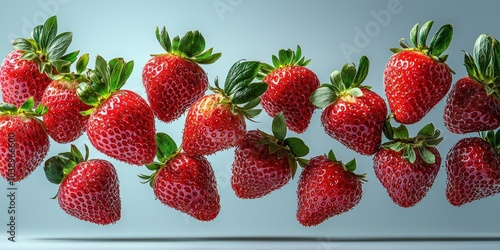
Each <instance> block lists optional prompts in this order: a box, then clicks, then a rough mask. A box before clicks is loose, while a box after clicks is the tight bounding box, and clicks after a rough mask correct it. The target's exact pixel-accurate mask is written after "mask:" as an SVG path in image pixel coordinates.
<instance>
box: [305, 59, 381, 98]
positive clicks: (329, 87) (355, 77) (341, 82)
mask: <svg viewBox="0 0 500 250" xmlns="http://www.w3.org/2000/svg"><path fill="white" fill-rule="evenodd" d="M369 67H370V61H369V60H368V57H366V56H362V57H361V58H360V59H359V63H358V69H357V70H356V66H355V65H354V64H352V65H349V64H345V65H344V66H343V67H342V70H341V71H338V70H334V71H332V73H331V74H330V82H331V83H324V84H322V85H321V86H320V87H319V88H318V89H317V90H315V91H314V92H313V93H312V95H311V97H310V101H311V103H312V104H314V106H316V107H318V108H326V107H328V106H329V105H330V104H332V103H335V102H336V101H337V100H338V99H339V98H342V99H344V100H352V97H362V96H363V92H362V91H361V88H365V89H370V88H371V87H370V86H362V85H361V84H362V83H363V81H364V80H365V79H366V77H367V76H368V69H369Z"/></svg>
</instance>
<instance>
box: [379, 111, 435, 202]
mask: <svg viewBox="0 0 500 250" xmlns="http://www.w3.org/2000/svg"><path fill="white" fill-rule="evenodd" d="M384 132H385V134H386V136H387V138H388V139H389V140H390V141H388V142H386V143H383V144H382V148H381V149H380V150H379V151H378V152H377V153H376V154H375V156H374V158H373V162H374V169H375V175H376V176H377V178H378V179H379V181H380V183H381V184H382V186H383V187H384V188H385V189H386V190H387V193H388V194H389V197H391V199H392V200H393V201H394V203H396V204H397V205H399V206H401V207H404V208H408V207H412V206H415V205H416V204H417V203H419V202H420V201H421V200H422V199H423V198H424V197H425V195H426V194H427V192H428V191H429V189H430V188H431V187H432V185H433V184H434V180H435V179H436V176H437V174H438V172H439V167H440V165H441V155H440V154H439V151H438V150H437V148H436V146H437V145H438V144H439V143H440V142H441V141H442V140H443V138H442V137H439V136H440V131H439V130H437V129H435V128H434V125H433V124H432V123H430V124H428V125H426V126H424V127H423V128H422V129H421V130H420V131H419V132H418V135H417V136H415V137H412V138H409V133H408V129H407V128H406V126H404V125H401V126H399V127H397V128H393V127H391V125H390V123H389V121H388V122H387V124H386V126H385V127H384Z"/></svg>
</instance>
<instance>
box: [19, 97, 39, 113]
mask: <svg viewBox="0 0 500 250" xmlns="http://www.w3.org/2000/svg"><path fill="white" fill-rule="evenodd" d="M34 107H35V100H34V99H33V97H32V96H30V97H29V98H28V99H26V101H25V102H24V103H23V104H22V105H21V107H19V109H20V110H28V111H30V110H32V109H33V108H34Z"/></svg>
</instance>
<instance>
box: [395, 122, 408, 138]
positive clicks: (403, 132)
mask: <svg viewBox="0 0 500 250" xmlns="http://www.w3.org/2000/svg"><path fill="white" fill-rule="evenodd" d="M393 131H394V137H395V138H399V139H407V138H409V137H410V133H409V132H408V128H407V127H406V126H405V125H400V126H399V127H395V128H393Z"/></svg>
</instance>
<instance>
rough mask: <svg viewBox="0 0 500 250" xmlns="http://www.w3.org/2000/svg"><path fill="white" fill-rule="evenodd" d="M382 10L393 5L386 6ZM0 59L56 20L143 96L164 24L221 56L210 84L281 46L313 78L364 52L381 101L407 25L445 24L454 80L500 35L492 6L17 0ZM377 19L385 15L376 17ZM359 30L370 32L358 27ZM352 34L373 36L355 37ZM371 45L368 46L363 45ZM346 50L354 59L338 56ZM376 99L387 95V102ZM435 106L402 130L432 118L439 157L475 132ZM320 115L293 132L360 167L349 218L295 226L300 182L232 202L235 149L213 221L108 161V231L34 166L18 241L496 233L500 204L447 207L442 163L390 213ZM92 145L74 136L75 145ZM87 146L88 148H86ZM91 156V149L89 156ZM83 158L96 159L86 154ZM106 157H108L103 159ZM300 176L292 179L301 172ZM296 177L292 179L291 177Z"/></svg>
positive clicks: (223, 155) (219, 159)
mask: <svg viewBox="0 0 500 250" xmlns="http://www.w3.org/2000/svg"><path fill="white" fill-rule="evenodd" d="M388 5H390V6H388ZM0 6H1V7H0V55H2V57H3V56H4V55H6V54H7V53H8V52H9V51H11V49H12V47H11V44H10V40H11V38H13V37H18V36H22V37H25V36H28V35H29V33H27V32H26V31H27V30H31V28H32V27H33V25H34V24H35V25H36V24H39V23H41V22H43V21H44V20H45V18H47V17H49V16H51V15H54V14H56V15H57V16H58V21H59V31H60V32H62V31H72V32H73V33H74V36H73V43H72V46H71V47H70V50H71V51H73V50H78V49H79V50H80V51H81V52H88V53H90V54H91V56H92V57H93V58H94V57H95V55H96V54H100V55H102V56H103V57H104V58H106V59H110V58H112V57H124V58H125V59H126V60H134V61H135V65H136V66H135V69H134V72H133V74H132V76H131V77H130V79H129V81H128V83H127V84H126V85H125V86H124V88H125V89H130V90H134V91H136V92H138V93H139V94H141V95H142V96H144V97H145V93H144V89H143V87H142V83H141V71H142V67H143V65H144V64H145V63H146V62H147V60H148V59H149V58H150V56H149V54H153V53H161V52H162V48H161V47H160V45H159V44H158V42H157V41H156V38H155V36H154V30H155V27H156V26H160V27H161V26H166V27H167V29H168V31H169V33H170V34H171V36H173V35H181V36H182V35H183V34H184V33H185V32H186V31H188V30H195V29H198V30H200V31H201V32H202V34H204V36H205V38H206V41H207V46H208V47H214V51H220V52H223V56H222V58H221V59H219V60H218V61H217V62H216V63H214V64H213V65H206V66H203V68H204V69H205V70H206V71H207V73H208V76H209V79H210V81H211V82H212V83H213V79H214V78H215V76H219V78H221V80H224V79H225V75H226V73H227V70H228V69H229V67H230V66H231V65H232V64H233V63H234V62H235V61H237V60H239V59H248V60H261V61H264V62H270V61H271V55H272V54H275V53H277V51H278V50H279V49H280V48H293V49H295V47H296V45H297V44H299V45H300V46H301V47H302V49H303V54H304V55H305V56H306V58H311V59H312V62H311V63H310V64H309V68H310V69H311V70H313V71H315V72H316V73H317V75H318V77H319V78H320V80H321V82H328V81H329V74H330V72H331V71H332V70H334V69H340V68H341V67H342V65H343V64H345V63H353V62H354V63H357V61H358V59H359V57H360V56H361V55H367V56H368V57H369V58H370V61H371V67H370V73H369V75H368V78H367V79H366V81H365V84H368V85H372V86H373V89H374V91H376V92H377V93H379V94H380V95H382V96H384V93H383V89H382V72H383V70H384V67H385V63H386V62H387V61H388V59H389V57H390V56H391V52H390V51H389V48H391V47H397V46H398V41H399V38H401V37H405V38H407V39H408V34H409V30H410V29H411V28H412V27H413V25H414V24H415V23H417V22H418V23H420V24H423V23H424V22H426V21H427V20H430V19H433V20H435V24H434V25H435V26H434V28H433V30H432V31H431V34H434V32H435V31H436V30H437V29H438V27H440V26H441V25H444V24H445V23H452V24H453V25H454V28H455V29H454V32H455V33H454V39H453V41H452V44H451V46H450V48H449V49H448V50H447V51H446V53H448V54H450V56H449V59H448V64H449V66H450V67H451V68H452V69H453V70H454V71H455V72H456V74H455V75H454V76H453V80H454V81H456V80H457V79H459V78H460V77H462V76H464V75H465V74H466V72H465V68H464V66H463V52H462V50H466V51H469V52H471V51H472V46H473V44H474V41H475V40H476V38H477V36H478V35H479V34H481V33H490V34H491V35H493V36H494V37H497V38H500V33H499V30H498V23H499V18H498V15H497V11H498V9H499V8H500V3H499V2H498V1H493V0H491V1H485V0H482V1H465V0H462V1H451V0H446V1H445V0H441V1H411V0H399V1H397V0H378V1H369V0H365V1H361V0H357V1H347V0H343V1H319V0H314V1H286V0H279V1H264V0H252V1H250V0H207V1H201V0H197V1H196V0H189V1H159V0H157V1H97V0H91V1H77V0H39V1H28V0H17V1H2V2H1V3H0ZM389 10H391V11H392V13H391V14H390V19H385V21H387V22H385V21H384V22H383V23H380V21H377V18H375V16H374V14H373V13H379V14H380V13H382V12H383V13H390V12H388V11H389ZM381 11H382V12H381ZM366 28H368V31H366ZM358 30H362V31H364V32H363V33H365V34H367V32H368V34H369V35H370V36H367V37H365V39H364V40H363V39H362V38H360V34H359V32H358ZM366 38H368V39H366ZM349 46H350V48H351V49H354V50H353V51H352V52H351V53H346V52H343V49H342V48H346V47H349ZM384 99H385V97H384ZM443 107H444V101H442V102H441V103H440V104H438V105H437V106H436V108H435V109H434V110H432V111H431V112H430V113H429V114H428V115H427V116H426V118H425V119H424V120H422V121H421V122H419V123H417V124H416V125H413V126H410V129H411V131H412V132H413V133H414V132H415V131H416V130H418V129H419V128H420V127H422V126H423V125H425V124H427V123H429V122H433V123H434V124H435V125H436V127H438V128H439V129H441V130H442V132H443V136H444V141H443V142H442V143H441V144H440V145H439V146H438V149H439V150H440V152H441V156H442V157H443V159H444V158H445V155H446V153H447V152H448V150H449V148H450V147H451V146H452V145H453V144H454V143H456V142H457V141H458V140H459V139H460V138H462V137H467V136H475V134H469V135H466V136H457V135H453V134H451V133H450V132H448V131H447V130H446V128H445V127H444V125H443V120H442V113H443ZM320 114H321V111H320V110H317V111H316V113H315V115H314V117H313V120H312V122H311V125H310V128H309V130H308V131H307V132H305V133H304V134H302V135H300V137H302V138H303V139H304V140H305V141H306V143H308V144H309V146H310V148H311V153H310V154H309V157H312V156H315V155H320V154H324V153H326V152H327V151H328V150H329V149H332V148H333V149H334V151H335V152H336V154H337V156H338V158H340V159H342V160H344V161H349V160H351V159H352V158H354V157H355V158H356V159H357V163H358V171H357V172H358V173H367V174H368V176H367V179H368V180H369V182H368V183H365V184H364V185H363V191H364V194H363V199H362V200H361V202H360V203H359V205H358V206H357V207H355V208H354V209H353V210H352V211H350V212H348V213H345V214H342V215H340V216H337V217H334V218H332V219H330V220H328V221H326V222H325V223H323V224H321V225H319V226H317V227H312V228H305V227H302V226H301V225H300V224H299V223H298V222H297V221H296V219H295V212H296V206H297V205H296V188H297V179H298V178H296V179H295V180H292V181H291V182H290V183H289V184H288V185H287V186H286V187H284V188H282V189H281V190H278V191H276V192H274V193H272V194H271V195H268V196H267V197H264V198H261V199H256V200H240V199H238V198H237V197H236V196H235V195H234V193H233V191H232V189H231V187H230V183H229V178H230V175H231V163H232V160H233V151H232V150H228V151H224V152H220V153H218V154H216V155H213V156H210V157H208V159H209V160H210V161H211V163H212V166H213V168H214V170H215V173H216V178H217V181H218V188H219V192H220V196H221V205H222V209H221V211H220V214H219V216H218V217H217V218H216V219H215V220H214V221H212V222H199V221H196V220H194V219H191V218H190V217H188V216H186V215H183V214H181V213H179V212H177V211H176V210H174V209H171V208H169V207H166V206H164V205H162V204H161V203H160V202H159V201H158V200H155V198H154V195H153V192H152V190H151V189H150V187H149V186H148V185H144V184H141V183H140V179H139V178H138V177H137V175H138V174H141V173H148V171H147V169H145V168H144V167H135V166H130V165H125V164H123V163H119V162H116V161H112V162H113V163H114V164H115V167H116V168H117V170H118V174H119V178H120V184H121V194H122V218H121V220H120V221H119V222H118V223H116V224H115V225H110V226H98V225H94V224H91V223H87V222H82V221H79V220H76V219H74V218H72V217H70V216H69V215H67V214H66V213H64V212H63V211H62V210H61V209H60V208H59V206H58V204H57V201H56V200H51V199H50V198H51V197H53V196H54V195H55V194H56V192H57V186H56V185H53V184H51V183H49V182H48V181H47V180H46V178H45V175H44V173H43V168H42V167H39V168H38V169H37V170H36V171H35V172H34V173H33V174H32V175H31V176H30V177H29V178H28V179H26V180H24V181H22V182H20V183H18V184H17V187H18V194H17V195H18V196H17V205H18V207H17V213H18V214H17V216H18V219H17V224H18V225H17V229H18V231H17V237H18V238H17V239H18V240H19V241H22V240H23V239H24V240H29V239H40V238H51V239H60V238H77V239H78V238H83V239H90V238H145V237H146V238H151V237H153V238H168V237H310V238H317V239H324V238H332V239H360V238H401V237H403V238H434V237H500V226H499V225H500V216H498V211H499V208H500V199H499V197H493V198H489V199H485V200H481V201H477V202H474V203H471V204H468V205H466V206H463V207H460V208H457V207H453V206H451V205H450V204H449V203H448V202H447V200H446V199H445V195H444V192H445V184H446V183H445V178H446V173H445V169H444V162H443V164H442V167H441V170H440V172H439V175H438V177H437V179H436V181H435V184H434V186H433V188H432V189H431V190H430V192H429V193H428V195H427V196H426V198H424V199H423V201H422V202H421V203H419V204H418V205H416V206H415V207H413V208H409V209H403V208H400V207H398V206H397V205H395V204H394V203H393V202H392V201H391V200H390V198H389V197H388V195H387V194H386V192H385V190H384V189H383V188H382V186H381V185H380V183H379V181H378V180H377V179H376V177H375V175H374V173H373V163H372V157H366V156H360V155H357V154H355V153H353V152H352V151H350V150H348V149H346V148H344V147H343V146H342V145H341V144H339V143H338V142H336V141H334V140H333V139H331V138H329V137H328V136H326V135H325V133H324V132H323V128H322V127H321V125H320V122H319V116H320ZM257 120H258V121H259V122H260V123H251V122H248V129H255V128H260V129H262V130H265V131H270V126H269V124H270V119H269V117H267V115H266V114H265V113H262V115H260V116H259V118H258V119H257ZM183 123H184V116H183V117H182V118H180V119H179V120H178V121H176V122H173V123H170V124H165V123H160V122H157V129H158V131H163V132H166V133H169V134H170V135H171V136H172V137H174V139H175V140H176V141H177V142H180V140H181V133H182V129H183ZM83 143H89V142H88V140H87V138H86V137H85V136H83V137H82V138H81V139H80V140H78V141H77V143H76V144H77V145H79V146H80V147H81V146H82V145H83ZM89 146H90V144H89ZM68 149H69V145H58V144H56V143H54V142H52V145H51V150H50V152H49V156H52V155H54V154H57V153H58V152H61V151H65V150H68ZM91 149H93V148H91ZM91 156H92V158H97V157H105V156H103V155H101V154H99V153H98V152H97V151H96V150H95V149H93V150H92V155H91ZM106 159H108V160H109V158H106ZM298 174H300V171H299V172H298ZM297 176H298V175H297ZM7 187H8V185H7V182H6V181H0V195H1V197H2V198H0V243H5V242H7V234H6V233H5V231H6V230H7V229H6V226H3V225H6V223H8V214H7V207H8V205H7V202H6V201H7V199H6V194H7Z"/></svg>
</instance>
